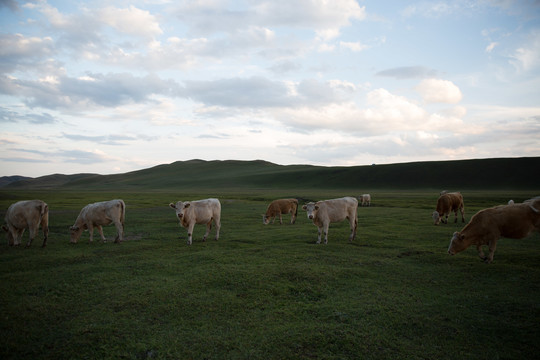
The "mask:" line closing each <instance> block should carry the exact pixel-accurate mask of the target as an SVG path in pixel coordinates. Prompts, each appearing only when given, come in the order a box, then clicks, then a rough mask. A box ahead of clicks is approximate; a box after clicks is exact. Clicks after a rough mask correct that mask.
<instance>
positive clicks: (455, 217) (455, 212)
mask: <svg viewBox="0 0 540 360" xmlns="http://www.w3.org/2000/svg"><path fill="white" fill-rule="evenodd" d="M457 212H458V211H457V210H456V211H454V223H455V224H457Z"/></svg>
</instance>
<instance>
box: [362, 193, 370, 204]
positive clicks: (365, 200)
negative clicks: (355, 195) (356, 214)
mask: <svg viewBox="0 0 540 360" xmlns="http://www.w3.org/2000/svg"><path fill="white" fill-rule="evenodd" d="M360 203H361V204H362V206H371V195H370V194H362V195H360Z"/></svg>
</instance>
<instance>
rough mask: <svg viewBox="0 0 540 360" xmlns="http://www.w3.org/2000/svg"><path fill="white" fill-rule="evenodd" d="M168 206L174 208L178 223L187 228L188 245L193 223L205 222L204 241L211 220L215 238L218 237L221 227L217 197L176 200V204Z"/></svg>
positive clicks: (190, 241) (219, 204) (190, 240)
mask: <svg viewBox="0 0 540 360" xmlns="http://www.w3.org/2000/svg"><path fill="white" fill-rule="evenodd" d="M169 206H170V207H172V208H173V209H175V210H176V216H177V217H178V220H180V225H181V226H182V227H184V228H187V231H188V241H187V243H188V245H191V243H192V235H193V228H194V227H195V224H206V233H205V234H204V237H203V241H206V238H207V237H208V234H209V233H210V230H211V229H212V221H213V222H214V225H215V226H216V238H215V239H216V240H218V239H219V230H220V228H221V203H220V202H219V200H218V199H204V200H197V201H186V202H182V201H178V202H177V203H176V204H173V203H170V204H169Z"/></svg>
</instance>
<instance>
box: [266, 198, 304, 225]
mask: <svg viewBox="0 0 540 360" xmlns="http://www.w3.org/2000/svg"><path fill="white" fill-rule="evenodd" d="M282 214H291V224H294V222H295V221H296V216H297V215H298V200H296V199H279V200H274V201H272V202H271V203H270V205H268V208H267V209H266V214H264V215H263V224H264V225H268V224H269V223H270V219H272V224H273V223H274V221H275V220H276V217H277V216H279V223H280V224H283V219H282V217H281V215H282Z"/></svg>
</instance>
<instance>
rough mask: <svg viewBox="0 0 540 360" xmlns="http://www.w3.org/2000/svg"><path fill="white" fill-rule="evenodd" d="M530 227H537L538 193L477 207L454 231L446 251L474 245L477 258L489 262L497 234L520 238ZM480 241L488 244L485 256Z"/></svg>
mask: <svg viewBox="0 0 540 360" xmlns="http://www.w3.org/2000/svg"><path fill="white" fill-rule="evenodd" d="M533 230H537V231H540V197H537V198H534V199H531V200H528V201H525V202H524V203H522V204H513V205H500V206H495V207H492V208H489V209H484V210H481V211H479V212H478V213H476V214H475V215H474V216H473V217H472V218H471V221H470V222H469V223H468V224H467V225H465V227H464V228H463V229H462V230H461V231H459V232H457V231H456V232H455V233H454V235H453V237H452V240H450V246H449V247H448V253H449V254H450V255H455V254H457V253H458V252H460V251H463V250H465V249H466V248H468V247H469V246H471V245H476V249H477V251H478V255H479V256H480V258H481V259H482V260H484V261H485V262H486V263H490V262H492V261H493V254H494V253H495V248H496V247H497V240H498V239H499V238H500V237H506V238H510V239H522V238H524V237H526V236H527V235H529V234H530V233H531V232H532V231H533ZM482 245H487V246H488V247H489V255H488V256H487V257H486V256H485V255H484V252H483V251H482Z"/></svg>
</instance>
